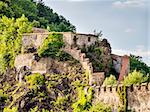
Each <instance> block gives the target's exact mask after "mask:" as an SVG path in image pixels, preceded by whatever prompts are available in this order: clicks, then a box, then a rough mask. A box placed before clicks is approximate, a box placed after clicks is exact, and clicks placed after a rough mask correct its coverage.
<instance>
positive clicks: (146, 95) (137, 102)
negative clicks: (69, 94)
mask: <svg viewBox="0 0 150 112" xmlns="http://www.w3.org/2000/svg"><path fill="white" fill-rule="evenodd" d="M119 86H120V87H121V88H123V86H121V85H119ZM94 89H95V100H96V101H101V102H104V103H106V104H109V105H111V106H113V108H116V109H117V107H118V105H119V96H118V93H117V87H111V86H109V87H100V86H96V87H94ZM126 89H127V108H128V109H129V110H132V111H135V112H150V83H149V84H146V83H143V84H141V85H133V86H126Z"/></svg>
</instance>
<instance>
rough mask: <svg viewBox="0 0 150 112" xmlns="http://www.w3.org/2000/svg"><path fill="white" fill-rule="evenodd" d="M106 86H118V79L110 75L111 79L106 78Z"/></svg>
mask: <svg viewBox="0 0 150 112" xmlns="http://www.w3.org/2000/svg"><path fill="white" fill-rule="evenodd" d="M103 84H104V85H105V86H108V85H111V86H112V85H115V84H117V80H116V77H115V76H114V75H110V76H109V77H106V79H105V80H104V83H103Z"/></svg>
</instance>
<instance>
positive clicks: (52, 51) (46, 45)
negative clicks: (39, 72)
mask: <svg viewBox="0 0 150 112" xmlns="http://www.w3.org/2000/svg"><path fill="white" fill-rule="evenodd" d="M63 45H64V42H63V36H62V34H57V33H53V34H50V35H49V36H48V37H47V38H46V39H45V40H44V42H43V45H42V46H41V47H40V49H38V54H39V56H41V57H52V58H55V57H59V55H60V52H61V51H60V48H61V47H62V46H63Z"/></svg>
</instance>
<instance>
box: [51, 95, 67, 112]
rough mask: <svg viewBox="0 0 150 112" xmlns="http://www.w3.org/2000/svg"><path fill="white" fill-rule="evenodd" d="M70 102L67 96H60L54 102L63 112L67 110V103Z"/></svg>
mask: <svg viewBox="0 0 150 112" xmlns="http://www.w3.org/2000/svg"><path fill="white" fill-rule="evenodd" d="M67 103H68V97H67V96H58V97H57V99H56V101H55V102H54V103H53V104H54V106H55V108H57V110H59V111H61V112H63V111H64V110H65V108H66V107H65V105H66V104H67Z"/></svg>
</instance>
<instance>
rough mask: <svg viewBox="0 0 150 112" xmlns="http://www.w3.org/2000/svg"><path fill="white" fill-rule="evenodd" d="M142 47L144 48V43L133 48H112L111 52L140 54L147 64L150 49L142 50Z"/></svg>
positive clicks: (149, 62) (149, 57)
mask: <svg viewBox="0 0 150 112" xmlns="http://www.w3.org/2000/svg"><path fill="white" fill-rule="evenodd" d="M144 49H145V47H144V45H138V46H136V49H135V50H124V49H112V53H113V54H117V55H120V56H123V55H130V54H133V55H136V56H141V57H143V61H144V62H145V63H147V64H148V65H150V50H144Z"/></svg>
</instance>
